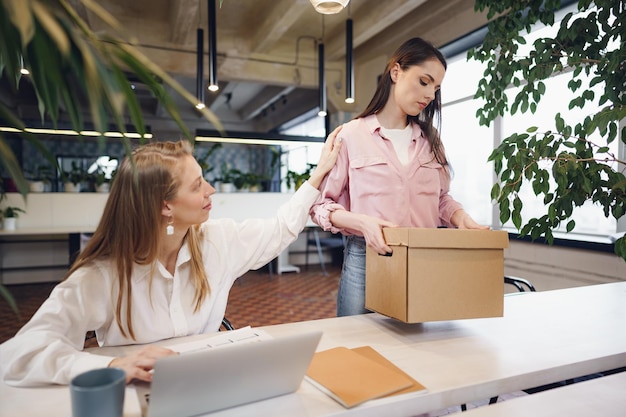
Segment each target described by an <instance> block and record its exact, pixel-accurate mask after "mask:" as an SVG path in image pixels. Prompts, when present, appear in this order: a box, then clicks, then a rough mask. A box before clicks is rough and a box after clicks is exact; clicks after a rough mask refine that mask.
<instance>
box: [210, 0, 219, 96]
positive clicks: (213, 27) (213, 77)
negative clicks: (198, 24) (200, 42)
mask: <svg viewBox="0 0 626 417" xmlns="http://www.w3.org/2000/svg"><path fill="white" fill-rule="evenodd" d="M208 1H209V91H217V90H219V89H220V87H219V86H218V85H217V19H216V16H215V15H216V11H215V0H208Z"/></svg>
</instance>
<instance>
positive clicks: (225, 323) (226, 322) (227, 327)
mask: <svg viewBox="0 0 626 417" xmlns="http://www.w3.org/2000/svg"><path fill="white" fill-rule="evenodd" d="M222 329H224V330H235V326H233V325H232V324H231V323H230V321H229V320H228V319H227V318H226V317H224V318H223V319H222V326H221V327H220V330H222Z"/></svg>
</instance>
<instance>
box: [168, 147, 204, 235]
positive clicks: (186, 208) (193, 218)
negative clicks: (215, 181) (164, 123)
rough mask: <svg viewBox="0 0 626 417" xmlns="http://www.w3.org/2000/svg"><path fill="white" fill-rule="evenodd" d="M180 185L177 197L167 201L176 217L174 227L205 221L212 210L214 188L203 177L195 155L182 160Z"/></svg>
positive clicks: (174, 217)
mask: <svg viewBox="0 0 626 417" xmlns="http://www.w3.org/2000/svg"><path fill="white" fill-rule="evenodd" d="M178 176H179V181H180V186H179V187H178V192H177V193H176V197H174V198H173V199H172V200H170V201H167V202H166V205H167V206H168V207H169V208H170V209H171V214H172V217H173V219H174V227H175V228H176V227H177V226H179V227H181V229H182V228H185V229H186V228H187V227H189V226H191V225H194V224H199V223H202V222H205V221H206V220H207V219H208V218H209V211H211V195H212V194H214V193H215V188H213V187H212V186H211V185H210V184H209V183H208V182H206V180H205V179H204V178H203V177H202V168H200V165H198V162H197V161H196V160H195V158H194V157H193V156H190V155H188V156H186V157H185V158H184V159H183V160H182V161H181V162H180V170H179V171H178Z"/></svg>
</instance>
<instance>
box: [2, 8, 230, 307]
mask: <svg viewBox="0 0 626 417" xmlns="http://www.w3.org/2000/svg"><path fill="white" fill-rule="evenodd" d="M220 3H221V2H220ZM77 4H79V5H80V6H81V7H85V8H87V9H88V10H89V11H90V12H92V13H94V14H96V15H97V16H98V17H99V18H100V19H102V20H103V21H104V22H106V23H107V25H108V26H109V28H110V30H107V31H106V33H104V32H98V33H95V32H93V31H92V30H90V29H89V26H88V25H87V24H86V22H85V21H84V20H83V19H81V17H80V16H79V14H78V13H77V11H76V10H75V8H74V7H73V6H72V4H71V2H69V1H67V0H2V1H0V77H4V78H6V79H7V80H8V82H9V86H10V88H13V89H14V90H16V91H17V90H19V88H20V85H21V83H24V82H28V83H30V84H31V85H32V88H34V90H35V92H36V94H37V99H38V104H39V112H40V116H41V121H42V125H43V124H44V122H46V121H50V122H52V123H53V125H54V126H56V124H57V122H58V120H59V115H60V111H61V109H62V110H63V111H64V112H66V113H67V115H68V117H69V120H70V123H71V125H72V127H73V129H74V130H76V131H77V132H81V131H83V130H84V117H83V111H84V110H85V111H87V112H88V113H89V116H90V117H89V119H90V120H92V121H93V125H94V126H93V127H94V129H95V130H96V131H97V132H100V133H104V132H106V131H107V130H109V126H110V125H114V126H115V127H116V129H117V130H119V131H120V132H126V121H127V120H130V122H131V124H132V126H133V127H134V129H135V131H136V132H137V133H139V134H140V135H142V136H143V135H145V134H146V126H145V123H144V119H143V115H142V112H141V108H140V106H139V104H138V100H137V98H136V96H135V93H134V91H133V89H132V87H131V83H130V81H129V78H128V74H132V75H133V77H134V78H136V79H137V80H139V81H140V82H142V83H144V84H145V85H146V86H147V87H148V88H149V89H150V91H151V92H152V94H154V96H155V97H156V98H157V99H158V100H159V102H160V104H161V105H162V106H163V108H164V109H165V110H166V111H167V113H168V114H169V115H170V116H171V118H172V120H174V121H175V122H176V124H177V126H178V127H179V128H180V131H181V132H182V134H183V135H184V137H185V138H187V139H189V140H193V139H192V135H191V133H190V132H189V130H188V129H187V128H186V127H185V125H184V123H183V121H182V119H181V116H180V113H179V111H178V109H177V107H176V105H175V103H174V101H173V99H172V97H171V96H170V95H169V94H168V93H167V91H166V90H165V89H164V86H163V84H165V85H167V86H169V87H171V88H172V89H173V90H174V91H175V92H176V93H177V94H180V95H181V96H182V97H183V98H185V99H186V100H187V101H188V102H189V103H190V104H192V105H194V106H195V104H196V103H197V99H196V97H195V96H194V95H193V94H191V93H190V92H188V91H187V90H185V88H183V87H182V86H181V85H180V84H179V83H178V82H177V81H176V80H174V79H173V78H172V77H171V76H170V75H168V74H167V73H166V72H165V71H163V70H162V69H161V68H159V67H158V66H157V65H156V64H154V63H153V62H151V61H150V60H149V59H148V58H147V57H146V56H145V55H143V54H142V53H141V52H140V51H139V50H138V49H137V48H136V47H135V46H134V45H133V39H127V37H126V36H125V35H124V28H123V27H121V25H120V24H119V22H118V21H117V20H116V19H115V17H114V16H112V15H111V14H110V13H108V12H107V11H105V10H104V9H103V8H102V7H100V6H99V5H98V3H97V2H96V1H93V0H77ZM22 70H24V71H28V72H29V74H28V75H24V74H23V73H22ZM85 103H86V104H85ZM198 111H199V112H200V113H201V114H202V115H203V116H204V117H205V118H206V119H207V120H208V121H209V122H210V123H211V124H212V125H213V126H214V127H215V128H216V129H217V130H218V131H220V132H223V127H222V125H221V123H220V121H219V120H218V119H217V117H215V115H214V114H213V113H212V112H211V111H210V110H208V109H206V108H204V109H200V110H198ZM0 120H1V121H2V122H3V124H4V125H5V126H7V127H9V128H12V129H13V130H14V131H15V132H17V134H19V135H21V136H22V137H23V138H24V139H25V140H27V141H29V142H30V143H31V144H32V145H33V146H34V147H35V148H36V149H37V150H38V151H39V152H41V154H42V155H44V156H45V158H46V159H47V160H48V161H49V162H50V164H51V165H52V166H54V167H56V168H57V169H58V164H57V162H56V160H55V158H54V156H53V155H51V154H50V153H49V152H48V151H47V150H46V148H45V147H44V146H43V145H42V144H41V143H40V142H39V141H38V140H37V138H35V137H34V135H32V134H29V133H28V131H27V130H26V129H27V128H28V127H32V126H26V125H25V123H24V121H22V120H21V119H20V117H19V115H17V114H14V113H13V112H12V111H11V110H10V109H9V108H8V107H7V106H6V105H5V104H3V103H2V101H0ZM98 140H99V141H105V140H106V139H105V137H104V136H100V137H99V138H98ZM122 142H123V143H124V147H125V149H126V153H127V154H130V150H131V149H130V142H129V140H128V139H127V138H125V137H124V138H122ZM0 164H2V165H3V166H4V168H5V170H6V171H7V172H8V175H9V176H10V178H11V179H12V180H13V182H14V183H15V186H16V188H17V190H18V191H19V192H20V193H21V194H22V195H23V196H24V197H25V198H26V195H27V193H28V190H29V184H28V181H27V180H26V178H25V175H24V172H23V171H22V168H21V166H20V163H19V161H18V159H17V158H16V156H15V154H14V153H13V152H12V151H11V148H10V147H9V145H8V142H7V140H6V138H5V136H4V134H3V133H2V132H0ZM0 295H2V296H3V297H4V299H5V300H7V301H8V302H9V303H10V304H11V305H12V306H14V303H13V300H12V299H11V298H10V297H8V292H7V291H6V289H5V288H4V287H3V286H2V285H0Z"/></svg>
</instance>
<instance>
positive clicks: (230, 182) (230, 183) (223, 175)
mask: <svg viewBox="0 0 626 417" xmlns="http://www.w3.org/2000/svg"><path fill="white" fill-rule="evenodd" d="M236 173H237V170H236V169H234V168H231V167H230V165H229V164H228V163H226V162H223V163H222V166H221V169H220V177H218V178H217V179H216V182H219V191H220V192H221V193H232V192H233V191H235V184H234V182H235V176H236Z"/></svg>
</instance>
